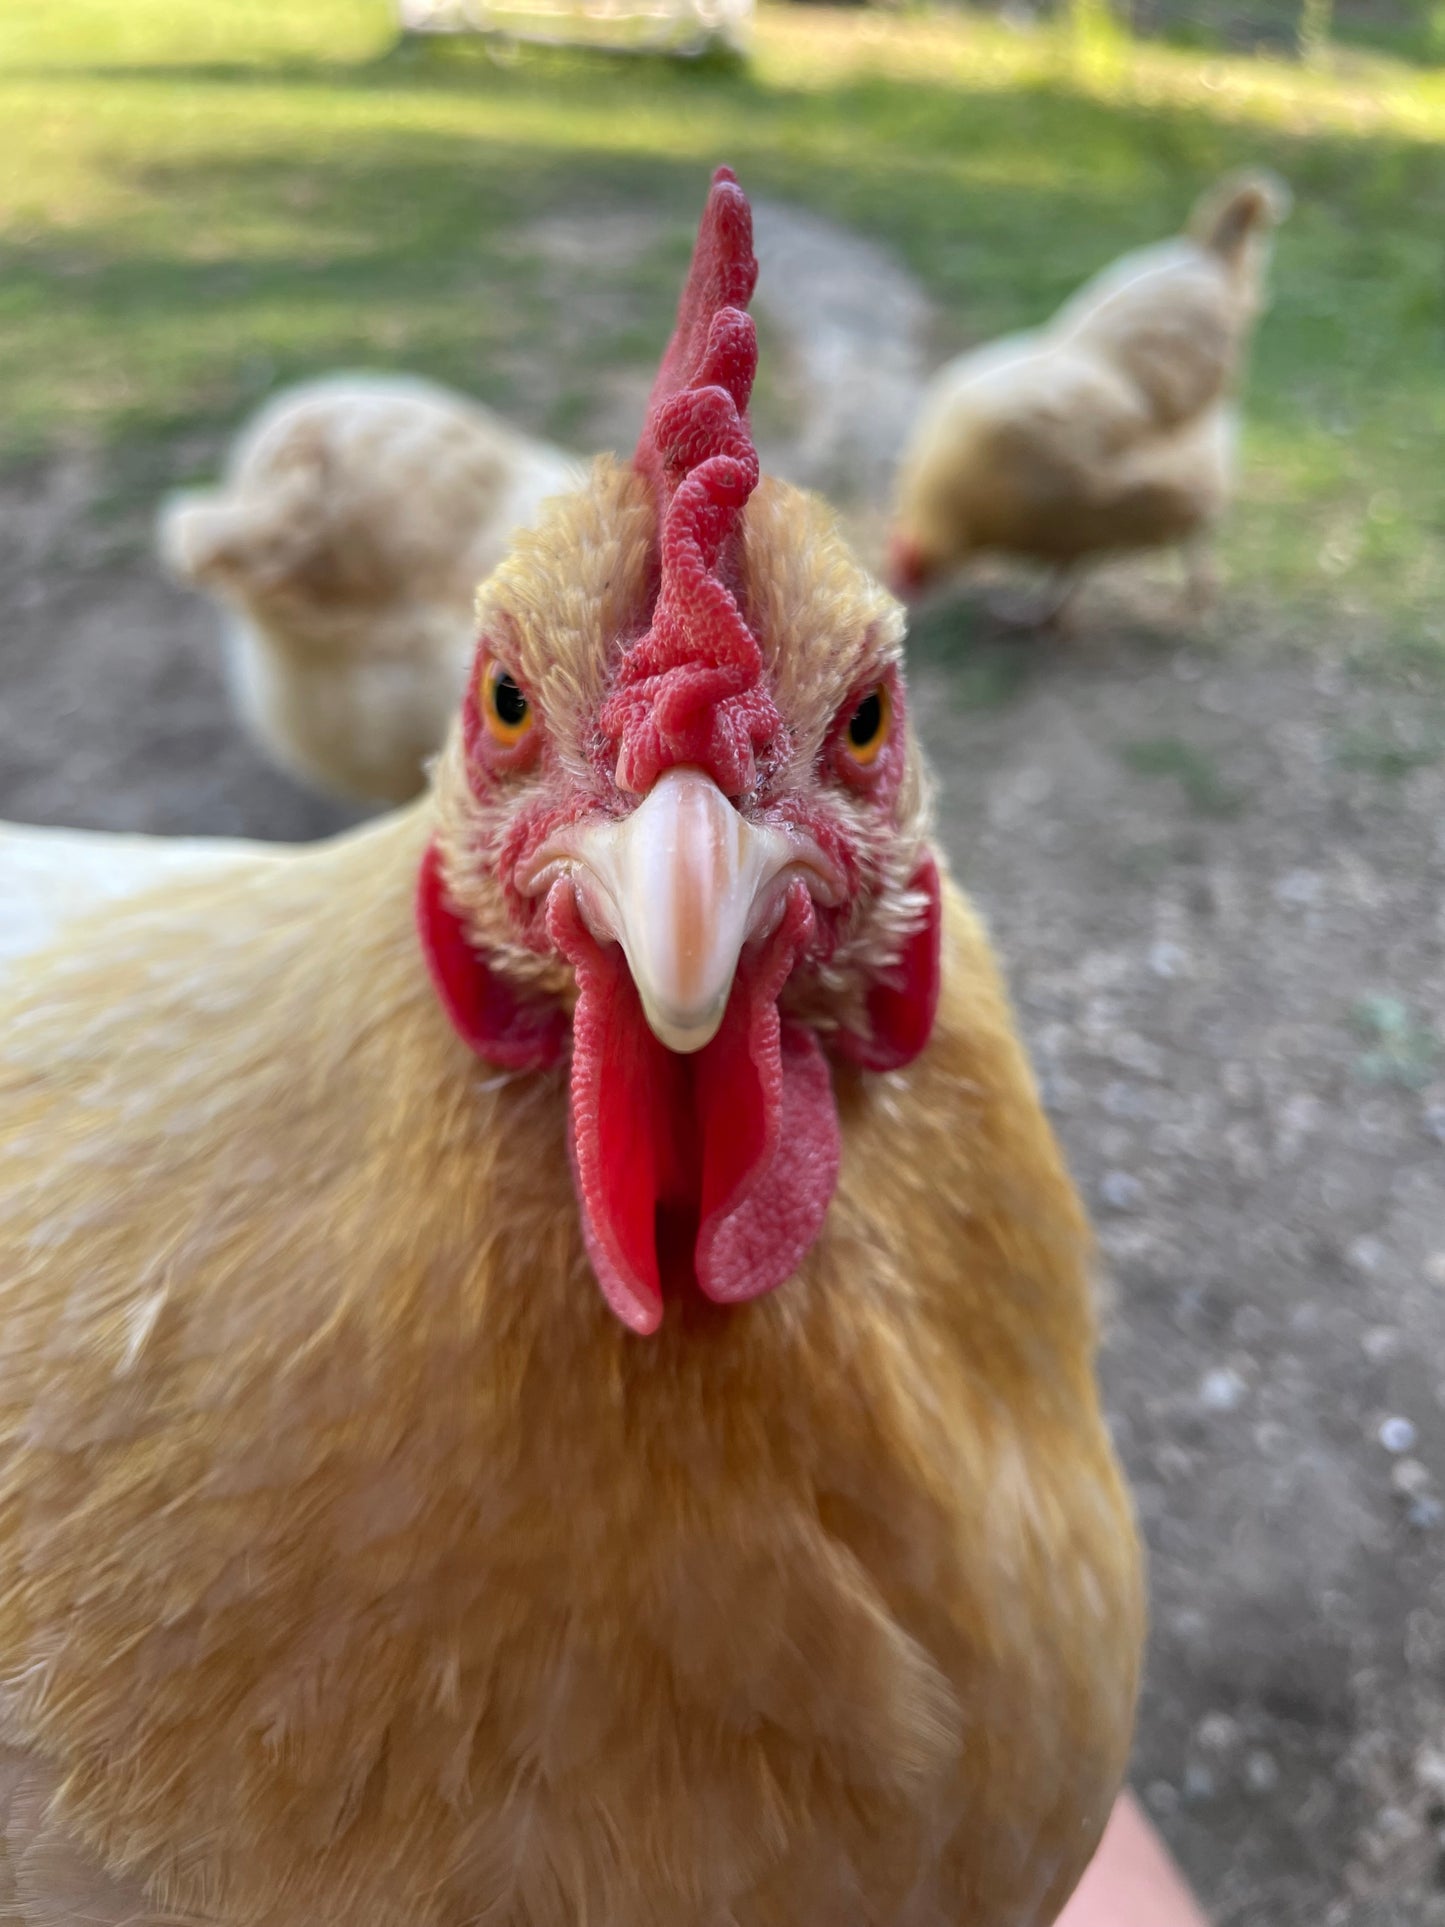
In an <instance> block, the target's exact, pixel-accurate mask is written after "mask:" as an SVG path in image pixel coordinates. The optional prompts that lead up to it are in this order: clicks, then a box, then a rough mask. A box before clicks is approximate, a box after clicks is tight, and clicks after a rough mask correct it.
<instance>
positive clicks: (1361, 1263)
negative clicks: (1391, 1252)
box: [1345, 1238, 1385, 1276]
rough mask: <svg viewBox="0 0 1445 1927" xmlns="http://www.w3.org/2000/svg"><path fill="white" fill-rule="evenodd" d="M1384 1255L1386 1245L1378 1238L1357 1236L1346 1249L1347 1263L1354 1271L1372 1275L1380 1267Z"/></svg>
mask: <svg viewBox="0 0 1445 1927" xmlns="http://www.w3.org/2000/svg"><path fill="white" fill-rule="evenodd" d="M1384 1256H1385V1247H1384V1246H1383V1245H1382V1244H1381V1243H1380V1241H1379V1239H1378V1238H1356V1239H1355V1240H1354V1242H1353V1243H1352V1244H1351V1245H1349V1246H1348V1247H1347V1249H1346V1251H1345V1263H1346V1264H1347V1265H1348V1266H1349V1267H1350V1269H1351V1270H1352V1271H1363V1272H1365V1273H1366V1274H1367V1275H1370V1276H1372V1275H1373V1274H1374V1273H1375V1272H1377V1271H1378V1270H1379V1269H1380V1264H1381V1261H1382V1260H1383V1258H1384Z"/></svg>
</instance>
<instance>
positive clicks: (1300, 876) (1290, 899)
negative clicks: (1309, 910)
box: [1274, 870, 1322, 908]
mask: <svg viewBox="0 0 1445 1927" xmlns="http://www.w3.org/2000/svg"><path fill="white" fill-rule="evenodd" d="M1321 884H1322V879H1321V878H1320V876H1319V874H1318V872H1317V871H1314V870H1291V871H1290V872H1289V873H1288V875H1287V876H1282V877H1281V878H1280V879H1279V881H1278V882H1277V883H1276V884H1275V886H1274V900H1275V902H1276V903H1281V904H1287V905H1289V906H1290V907H1291V908H1296V907H1303V906H1305V905H1307V904H1311V903H1315V902H1317V901H1318V899H1319V894H1320V889H1321Z"/></svg>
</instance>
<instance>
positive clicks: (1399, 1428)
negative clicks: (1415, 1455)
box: [1379, 1418, 1417, 1453]
mask: <svg viewBox="0 0 1445 1927" xmlns="http://www.w3.org/2000/svg"><path fill="white" fill-rule="evenodd" d="M1379 1437H1380V1443H1381V1445H1383V1446H1384V1448H1385V1450H1386V1451H1387V1452H1396V1453H1399V1452H1413V1451H1414V1449H1415V1439H1416V1437H1417V1433H1416V1431H1415V1428H1414V1426H1413V1425H1412V1424H1411V1423H1410V1421H1409V1419H1407V1418H1387V1419H1386V1420H1385V1421H1384V1423H1383V1424H1382V1425H1381V1427H1380V1433H1379Z"/></svg>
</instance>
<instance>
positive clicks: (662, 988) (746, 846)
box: [565, 768, 837, 1052]
mask: <svg viewBox="0 0 1445 1927" xmlns="http://www.w3.org/2000/svg"><path fill="white" fill-rule="evenodd" d="M565 856H566V862H565V868H566V871H567V872H568V873H569V874H570V876H571V878H572V882H573V885H574V887H575V888H576V891H577V899H578V903H579V905H580V907H581V910H582V915H583V917H584V918H585V919H586V922H587V924H588V926H589V928H590V929H591V931H592V933H593V935H594V936H595V937H597V938H598V939H599V940H600V941H602V942H608V941H616V942H618V943H620V944H621V945H622V948H623V951H624V952H625V954H626V957H627V964H628V968H629V970H630V971H631V974H632V981H633V983H634V984H635V985H636V987H637V994H638V997H639V998H640V999H641V1003H642V1009H643V1014H644V1016H645V1017H646V1019H647V1022H648V1026H649V1028H650V1029H651V1030H652V1033H653V1035H654V1036H655V1037H656V1038H657V1039H658V1041H659V1043H661V1044H663V1045H665V1046H666V1047H667V1049H668V1050H672V1051H678V1052H688V1051H697V1050H701V1049H702V1048H703V1046H704V1045H705V1044H707V1043H710V1042H711V1040H712V1039H713V1037H715V1036H716V1034H717V1030H718V1026H719V1025H720V1024H721V1023H722V1020H723V1013H724V1011H725V1010H726V1009H727V1001H728V993H729V992H730V991H731V989H732V982H733V975H734V972H735V971H736V969H737V964H738V958H739V956H740V955H741V953H742V950H743V947H744V945H745V944H747V943H749V942H751V941H752V940H753V939H755V938H758V937H762V936H765V935H766V934H767V932H768V931H769V930H770V929H772V928H773V926H774V925H775V924H776V922H777V919H778V917H779V915H780V914H781V911H782V906H783V901H784V898H785V897H786V895H787V891H788V888H789V885H790V883H791V881H792V880H793V878H794V876H796V875H799V874H804V875H806V877H807V880H808V883H809V886H810V888H811V889H812V890H813V893H814V895H815V896H824V897H828V896H833V895H835V894H836V887H837V886H836V881H835V880H834V879H833V878H832V877H831V876H830V875H829V874H828V869H829V866H827V865H826V864H825V863H824V860H823V859H822V857H821V856H820V855H819V853H818V851H817V850H816V848H815V847H814V846H813V845H812V844H811V843H809V842H805V841H803V840H800V839H795V838H794V837H792V836H790V835H789V834H787V833H786V832H784V831H783V830H781V829H778V828H775V827H773V826H771V825H767V824H758V823H754V822H750V821H749V820H748V819H747V818H746V817H744V816H742V815H740V814H739V812H738V811H737V810H736V809H734V808H733V806H732V804H731V803H730V802H729V801H728V799H727V798H726V797H725V796H724V795H723V793H722V791H721V790H720V789H719V788H718V786H717V784H716V783H715V782H714V781H713V780H712V778H711V777H710V776H708V775H706V774H705V773H704V772H703V771H702V770H700V769H691V768H682V769H672V770H668V771H667V772H666V773H665V774H664V775H663V776H661V777H659V778H658V780H657V782H656V783H655V784H654V785H653V787H652V789H651V790H650V791H649V792H648V794H647V795H646V796H645V797H644V798H643V800H642V802H641V803H639V804H638V806H637V808H636V809H635V810H634V811H633V812H632V814H631V815H630V816H626V817H622V818H620V819H609V820H603V821H593V822H591V823H587V824H577V825H574V826H572V828H571V829H570V830H569V831H568V832H567V833H566V851H565Z"/></svg>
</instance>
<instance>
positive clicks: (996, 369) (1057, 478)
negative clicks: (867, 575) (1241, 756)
mask: <svg viewBox="0 0 1445 1927" xmlns="http://www.w3.org/2000/svg"><path fill="white" fill-rule="evenodd" d="M1288 205H1289V196H1288V192H1287V190H1286V189H1285V187H1284V185H1283V183H1282V182H1279V181H1277V180H1276V179H1274V178H1273V177H1272V176H1268V175H1264V174H1254V173H1251V174H1246V175H1239V176H1232V177H1230V178H1228V179H1226V180H1224V181H1221V182H1219V183H1218V184H1217V185H1216V186H1215V187H1214V188H1212V189H1211V190H1210V191H1209V193H1207V194H1206V195H1204V196H1203V197H1202V199H1201V200H1200V201H1199V202H1198V204H1197V205H1196V207H1195V209H1194V212H1193V214H1192V215H1191V217H1190V221H1189V226H1188V228H1187V230H1186V231H1185V232H1184V233H1183V234H1181V235H1179V236H1177V237H1176V238H1175V239H1173V240H1170V241H1164V242H1160V243H1159V244H1158V245H1156V246H1154V247H1148V248H1141V249H1139V250H1138V251H1137V252H1135V253H1131V254H1126V255H1124V256H1123V258H1122V259H1120V260H1118V261H1116V262H1115V263H1114V264H1113V266H1112V267H1110V268H1107V269H1105V271H1104V272H1103V273H1102V274H1099V275H1096V276H1095V278H1094V279H1093V280H1092V281H1089V282H1086V283H1085V285H1084V286H1083V287H1082V288H1080V289H1079V291H1078V293H1077V294H1075V295H1074V296H1073V297H1072V298H1071V299H1070V300H1069V301H1067V302H1066V303H1065V304H1064V306H1063V307H1062V308H1061V309H1060V310H1059V312H1058V313H1057V314H1056V315H1055V316H1054V318H1053V320H1052V321H1050V322H1048V323H1047V324H1046V325H1045V326H1044V327H1042V328H1039V329H1035V330H1032V331H1030V332H1028V333H1025V334H1017V335H1011V336H1009V337H1008V338H1007V339H1006V340H1003V341H996V342H993V343H991V344H990V345H989V346H987V347H984V348H980V349H977V350H975V351H973V352H971V353H969V354H965V355H961V356H960V357H959V358H958V359H957V360H956V361H953V362H950V363H949V365H948V366H947V367H946V368H944V369H943V370H942V372H941V373H940V374H939V375H938V376H937V378H936V379H935V381H934V382H933V384H932V386H931V388H930V389H929V391H928V393H927V394H926V396H925V398H924V401H923V403H922V406H921V408H920V411H919V416H918V420H917V423H916V424H915V426H914V429H913V433H912V437H911V439H910V441H909V443H908V446H907V448H906V450H905V453H904V456H903V461H902V464H901V467H900V472H899V481H898V490H897V510H896V514H895V517H894V523H893V534H892V573H893V577H894V584H895V587H897V588H899V589H900V590H903V591H905V592H916V591H917V590H919V589H921V588H923V587H925V586H926V585H927V584H928V583H930V582H932V581H934V580H935V579H937V578H938V577H940V576H942V575H944V574H946V573H947V572H949V571H950V570H952V569H954V568H956V567H957V566H959V565H960V564H962V563H964V562H966V561H968V560H969V559H970V558H972V557H974V556H978V555H984V554H990V553H994V554H1004V555H1013V556H1019V557H1024V558H1027V559H1028V560H1031V561H1035V562H1039V563H1042V564H1044V565H1046V566H1047V567H1048V568H1049V569H1050V570H1052V571H1053V574H1054V581H1053V585H1052V592H1051V594H1050V596H1049V597H1048V599H1047V601H1046V602H1045V604H1044V605H1043V608H1042V610H1041V613H1046V614H1050V615H1055V616H1057V615H1058V614H1061V613H1062V611H1063V609H1064V607H1065V606H1066V605H1067V602H1068V601H1069V600H1070V598H1071V597H1072V595H1073V592H1074V590H1075V589H1076V588H1077V586H1078V582H1079V579H1080V576H1081V573H1082V571H1083V569H1084V567H1085V566H1086V565H1087V564H1088V563H1090V562H1091V561H1094V560H1096V559H1098V558H1100V557H1102V556H1105V555H1107V554H1110V553H1112V552H1118V551H1126V550H1138V549H1150V548H1160V547H1167V546H1169V545H1172V544H1178V545H1179V546H1180V547H1181V549H1182V550H1183V551H1184V554H1185V560H1186V564H1187V566H1188V568H1189V572H1190V578H1191V583H1192V586H1193V588H1194V590H1195V592H1196V594H1197V595H1200V596H1203V595H1204V594H1205V593H1207V591H1208V590H1209V588H1210V587H1211V586H1212V575H1213V569H1212V562H1211V559H1210V538H1211V536H1212V534H1213V531H1214V528H1215V525H1216V523H1217V522H1218V520H1219V518H1220V516H1221V515H1222V513H1223V512H1224V509H1225V508H1226V506H1227V504H1228V501H1229V498H1230V494H1231V491H1232V488H1233V481H1234V468H1235V437H1236V394H1237V389H1238V384H1239V377H1240V373H1241V368H1242V364H1243V359H1244V354H1245V351H1246V348H1247V346H1248V343H1249V338H1250V333H1251V329H1252V326H1253V323H1254V319H1255V316H1256V315H1257V313H1258V312H1259V310H1260V307H1261V305H1262V302H1263V294H1264V273H1265V268H1266V265H1267V260H1268V255H1269V246H1270V239H1271V234H1272V231H1273V229H1274V227H1275V226H1276V224H1277V223H1278V222H1279V221H1280V220H1281V219H1282V218H1283V216H1284V214H1285V213H1286V212H1287V209H1288Z"/></svg>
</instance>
